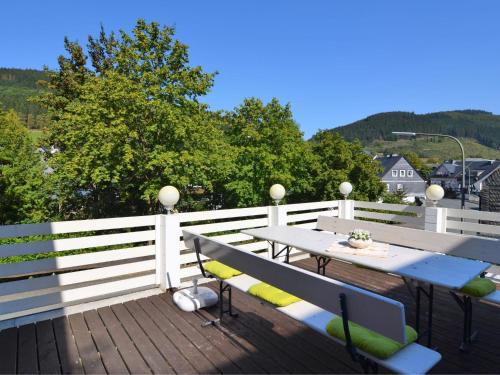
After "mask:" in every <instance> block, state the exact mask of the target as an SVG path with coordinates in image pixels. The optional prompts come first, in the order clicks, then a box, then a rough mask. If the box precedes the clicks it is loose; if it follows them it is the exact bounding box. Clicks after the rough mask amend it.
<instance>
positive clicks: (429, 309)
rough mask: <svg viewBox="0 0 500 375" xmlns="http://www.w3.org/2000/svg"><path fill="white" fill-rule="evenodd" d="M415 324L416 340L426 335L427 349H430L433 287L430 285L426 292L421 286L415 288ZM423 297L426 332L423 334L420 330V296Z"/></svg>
mask: <svg viewBox="0 0 500 375" xmlns="http://www.w3.org/2000/svg"><path fill="white" fill-rule="evenodd" d="M416 289H417V293H416V300H415V302H416V323H415V328H416V330H417V333H418V340H420V339H421V338H422V336H424V335H427V347H429V348H430V347H431V345H432V317H433V313H434V285H433V284H430V285H429V289H428V290H426V289H425V288H424V287H423V286H422V285H417V287H416ZM422 295H424V296H425V297H427V330H426V331H425V332H421V328H420V326H421V325H420V319H421V313H420V309H421V296H422Z"/></svg>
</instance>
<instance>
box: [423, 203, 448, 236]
mask: <svg viewBox="0 0 500 375" xmlns="http://www.w3.org/2000/svg"><path fill="white" fill-rule="evenodd" d="M424 215H425V216H424V218H425V230H428V231H431V232H438V233H446V217H447V214H446V208H444V207H425V214H424Z"/></svg>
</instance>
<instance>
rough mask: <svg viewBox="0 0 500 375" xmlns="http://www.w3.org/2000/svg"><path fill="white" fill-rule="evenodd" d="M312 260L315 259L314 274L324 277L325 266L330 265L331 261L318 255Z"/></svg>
mask: <svg viewBox="0 0 500 375" xmlns="http://www.w3.org/2000/svg"><path fill="white" fill-rule="evenodd" d="M314 259H316V265H317V267H316V272H317V273H318V275H323V276H324V275H325V273H326V266H327V265H328V263H330V261H331V260H332V259H331V258H328V257H324V256H319V255H315V256H314Z"/></svg>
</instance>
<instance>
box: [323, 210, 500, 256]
mask: <svg viewBox="0 0 500 375" xmlns="http://www.w3.org/2000/svg"><path fill="white" fill-rule="evenodd" d="M316 229H319V230H326V231H329V232H336V233H343V234H348V233H349V232H351V231H352V230H354V229H365V230H369V231H370V232H371V234H372V238H373V239H374V240H375V241H380V242H387V243H390V244H394V245H400V246H406V247H413V248H416V249H421V250H428V251H434V252H438V253H445V254H448V255H454V256H458V257H462V258H469V259H475V260H482V261H484V262H488V263H493V264H500V241H498V240H495V239H489V238H479V237H474V236H466V235H458V234H452V233H436V232H431V231H426V230H421V229H412V228H404V227H399V226H396V225H390V224H382V223H376V222H371V221H364V220H350V219H340V218H338V217H331V216H319V217H318V222H317V224H316Z"/></svg>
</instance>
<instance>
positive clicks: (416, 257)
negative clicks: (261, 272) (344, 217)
mask: <svg viewBox="0 0 500 375" xmlns="http://www.w3.org/2000/svg"><path fill="white" fill-rule="evenodd" d="M241 232H242V233H244V234H247V235H250V236H252V237H254V238H258V239H262V240H267V241H269V242H270V243H272V246H273V258H275V257H277V256H279V255H280V254H281V253H283V252H286V253H285V254H286V258H285V261H287V262H288V258H289V253H290V250H291V249H292V248H296V249H299V250H302V251H304V252H308V253H310V254H312V255H313V256H314V257H315V258H316V260H317V262H318V273H320V272H321V271H322V273H323V274H324V273H325V267H326V265H327V264H328V263H329V261H330V260H331V259H337V260H342V261H346V262H350V263H353V264H356V265H359V266H363V267H367V268H371V269H374V270H377V271H381V272H385V273H390V274H394V275H398V276H401V277H402V278H403V280H404V282H405V284H406V285H407V286H408V288H409V290H410V292H411V291H412V289H411V283H413V284H415V288H416V296H414V298H415V300H416V305H417V324H416V328H417V331H419V328H420V305H421V303H420V298H421V294H422V293H423V294H424V295H425V296H427V298H428V301H429V304H428V332H427V333H428V346H430V345H431V333H432V310H433V293H434V286H435V285H437V286H441V287H444V288H447V289H451V290H459V289H461V288H462V287H463V286H464V285H465V284H467V283H468V282H469V281H471V280H473V279H474V278H476V277H477V276H479V275H481V274H482V273H483V272H485V271H486V270H487V269H488V268H489V267H490V266H491V264H490V263H486V262H482V261H478V260H471V259H465V258H459V257H455V256H450V255H445V254H440V253H436V252H431V251H425V250H419V249H414V248H408V247H403V246H396V245H391V244H388V245H386V247H387V256H383V257H382V256H370V255H358V254H350V253H346V252H344V251H334V249H335V247H336V246H332V244H334V245H335V244H339V243H343V242H345V241H346V240H347V236H346V235H342V234H335V233H332V232H326V231H322V232H319V231H315V230H311V229H304V228H297V227H291V226H270V227H263V228H256V229H247V230H242V231H241ZM422 232H423V235H425V232H424V231H422ZM275 244H281V245H284V246H285V247H284V248H283V249H281V251H279V252H278V253H275ZM337 247H338V246H337ZM425 285H428V289H426V288H424V286H425ZM412 296H413V293H412ZM419 334H420V332H419Z"/></svg>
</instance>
